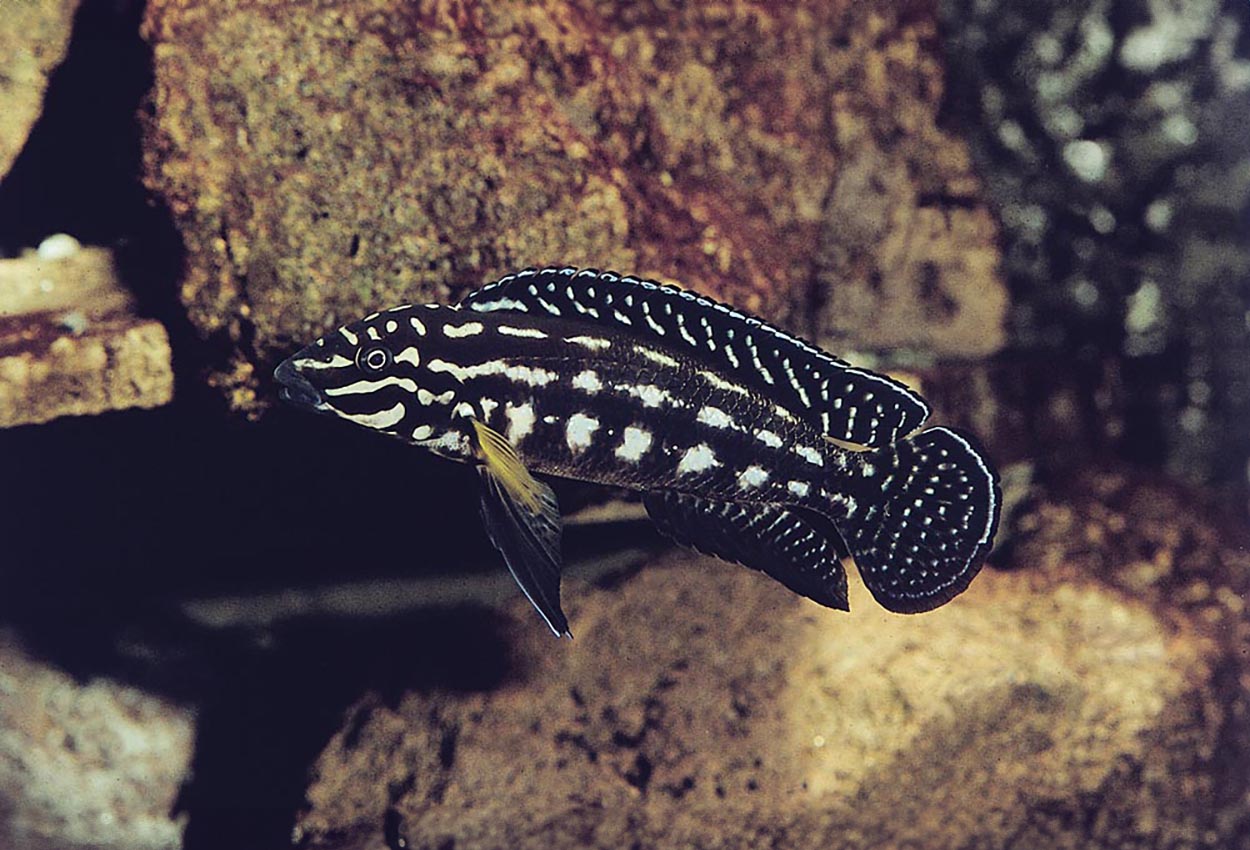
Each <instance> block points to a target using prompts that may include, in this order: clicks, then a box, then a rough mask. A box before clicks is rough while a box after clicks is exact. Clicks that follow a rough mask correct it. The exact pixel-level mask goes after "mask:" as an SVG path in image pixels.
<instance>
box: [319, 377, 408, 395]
mask: <svg viewBox="0 0 1250 850" xmlns="http://www.w3.org/2000/svg"><path fill="white" fill-rule="evenodd" d="M383 387H399V388H400V389H401V390H407V391H408V392H410V393H415V392H416V391H417V384H416V382H415V381H413V380H412V379H411V378H398V377H396V376H394V375H388V376H387V377H385V378H379V379H378V380H376V381H355V382H353V383H350V384H347V385H346V386H342V387H327V388H326V389H325V390H323V392H324V393H325V394H326V395H328V396H340V395H360V394H362V393H371V392H374V391H375V390H380V389H382V388H383Z"/></svg>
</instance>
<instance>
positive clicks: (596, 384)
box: [573, 369, 603, 395]
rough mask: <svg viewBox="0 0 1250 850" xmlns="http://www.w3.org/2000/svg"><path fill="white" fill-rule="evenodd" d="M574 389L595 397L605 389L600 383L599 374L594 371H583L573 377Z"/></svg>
mask: <svg viewBox="0 0 1250 850" xmlns="http://www.w3.org/2000/svg"><path fill="white" fill-rule="evenodd" d="M573 388H574V389H578V390H583V391H585V392H587V393H590V394H591V395H594V394H595V393H597V392H599V390H601V389H603V384H602V383H601V382H600V381H599V373H597V372H595V371H594V370H593V369H583V370H582V371H581V372H578V373H577V374H576V375H574V376H573Z"/></svg>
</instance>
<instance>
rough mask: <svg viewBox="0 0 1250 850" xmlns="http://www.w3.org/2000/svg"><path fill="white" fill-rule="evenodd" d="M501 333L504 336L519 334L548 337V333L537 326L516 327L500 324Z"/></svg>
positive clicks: (537, 337)
mask: <svg viewBox="0 0 1250 850" xmlns="http://www.w3.org/2000/svg"><path fill="white" fill-rule="evenodd" d="M499 333H501V334H503V335H504V336H519V337H527V338H529V339H546V338H547V334H546V333H544V332H543V331H540V330H538V329H537V328H514V327H512V326H511V325H500V326H499Z"/></svg>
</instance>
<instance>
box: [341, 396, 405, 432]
mask: <svg viewBox="0 0 1250 850" xmlns="http://www.w3.org/2000/svg"><path fill="white" fill-rule="evenodd" d="M404 413H405V409H404V403H403V402H402V401H397V402H395V406H394V407H391V408H388V409H386V410H379V411H377V412H376V413H340V414H338V415H339V417H340V418H342V419H346V420H347V421H348V422H355V423H356V424H357V425H364V426H365V427H367V428H376V429H378V430H382V429H385V428H390V427H391V426H392V425H394V424H395V423H397V422H399V421H400V420H401V419H403V418H404Z"/></svg>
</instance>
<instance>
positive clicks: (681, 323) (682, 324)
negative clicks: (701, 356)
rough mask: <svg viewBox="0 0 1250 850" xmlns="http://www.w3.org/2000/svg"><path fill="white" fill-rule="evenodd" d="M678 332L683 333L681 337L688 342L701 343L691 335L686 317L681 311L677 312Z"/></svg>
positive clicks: (691, 343) (692, 343)
mask: <svg viewBox="0 0 1250 850" xmlns="http://www.w3.org/2000/svg"><path fill="white" fill-rule="evenodd" d="M677 332H678V333H679V334H681V338H682V339H684V340H685V341H686V342H688V343H689V344H690V345H698V344H699V343H698V342H697V341H696V340H695V338H694V337H692V336H691V335H690V332H689V331H688V330H686V317H685V316H684V315H683V314H681V313H678V314H677Z"/></svg>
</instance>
